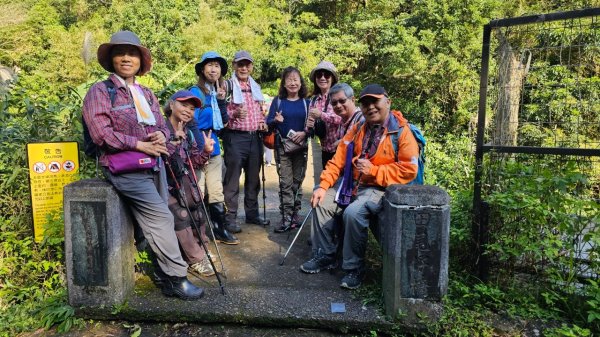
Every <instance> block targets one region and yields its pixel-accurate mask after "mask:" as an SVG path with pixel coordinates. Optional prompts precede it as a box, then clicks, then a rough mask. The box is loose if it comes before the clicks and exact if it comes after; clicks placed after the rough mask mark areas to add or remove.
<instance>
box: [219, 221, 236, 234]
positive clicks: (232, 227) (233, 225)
mask: <svg viewBox="0 0 600 337" xmlns="http://www.w3.org/2000/svg"><path fill="white" fill-rule="evenodd" d="M225 229H226V230H227V231H228V232H230V233H241V232H242V227H240V225H238V224H237V223H235V222H233V223H226V224H225ZM215 234H216V233H215Z"/></svg>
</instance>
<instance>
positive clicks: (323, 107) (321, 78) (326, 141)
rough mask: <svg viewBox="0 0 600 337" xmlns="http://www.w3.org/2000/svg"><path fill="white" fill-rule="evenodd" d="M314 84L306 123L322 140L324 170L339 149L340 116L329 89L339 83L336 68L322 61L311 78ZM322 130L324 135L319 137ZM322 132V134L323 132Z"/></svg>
mask: <svg viewBox="0 0 600 337" xmlns="http://www.w3.org/2000/svg"><path fill="white" fill-rule="evenodd" d="M309 78H310V80H311V82H312V83H313V93H312V97H311V99H310V116H309V118H308V121H307V123H306V127H307V131H310V130H312V131H313V132H314V131H316V132H317V135H318V136H319V138H320V140H321V164H322V165H323V168H325V165H327V162H328V161H329V160H330V159H331V158H333V155H334V154H335V149H336V147H337V143H336V141H337V140H338V139H337V128H338V126H339V125H340V124H341V122H342V119H341V118H340V116H338V115H336V114H335V113H334V112H333V107H332V106H331V103H330V102H331V97H330V94H329V89H331V87H332V86H333V85H335V84H336V83H337V82H338V79H339V77H338V73H337V70H336V69H335V66H334V65H333V64H332V63H331V62H328V61H321V62H320V63H319V64H318V65H317V66H316V67H315V68H314V69H313V70H312V71H311V72H310V76H309ZM319 123H321V124H320V128H321V129H324V130H323V131H324V135H319V134H318V133H319V131H318V130H319V129H320V128H319ZM323 131H321V132H323Z"/></svg>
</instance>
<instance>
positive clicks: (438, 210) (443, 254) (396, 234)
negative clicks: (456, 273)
mask: <svg viewBox="0 0 600 337" xmlns="http://www.w3.org/2000/svg"><path fill="white" fill-rule="evenodd" d="M449 202H450V197H449V196H448V194H447V193H446V192H445V191H444V190H442V189H441V188H439V187H436V186H428V185H424V186H418V185H414V186H412V185H411V186H407V185H393V186H390V187H388V189H387V190H386V193H385V196H384V198H383V211H382V212H381V213H380V215H379V217H380V218H379V223H380V224H382V225H381V243H382V249H383V281H382V286H383V293H384V303H385V311H386V314H388V315H390V316H392V317H403V319H404V320H406V321H409V323H412V321H413V320H414V322H417V321H418V320H419V319H422V318H423V317H428V318H430V319H436V318H437V317H439V315H440V314H441V306H440V305H439V304H437V303H435V301H439V300H441V298H442V297H443V296H444V295H445V294H446V292H447V289H448V250H449V247H448V244H449V236H450V206H449ZM417 313H418V316H417Z"/></svg>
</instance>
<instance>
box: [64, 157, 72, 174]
mask: <svg viewBox="0 0 600 337" xmlns="http://www.w3.org/2000/svg"><path fill="white" fill-rule="evenodd" d="M74 168H75V163H74V162H73V161H71V160H67V161H65V162H64V163H63V169H65V171H67V172H71V171H73V169H74Z"/></svg>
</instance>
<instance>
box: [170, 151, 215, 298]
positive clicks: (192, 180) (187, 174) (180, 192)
mask: <svg viewBox="0 0 600 337" xmlns="http://www.w3.org/2000/svg"><path fill="white" fill-rule="evenodd" d="M182 148H183V151H184V153H185V155H186V157H187V160H186V164H187V166H188V167H187V168H186V167H185V166H184V167H182V173H183V176H182V179H185V178H187V179H189V181H190V185H191V186H192V188H193V189H194V191H195V192H197V193H198V195H199V196H200V202H198V203H199V204H200V209H201V210H202V213H203V214H204V217H205V219H206V223H207V226H208V228H210V233H211V235H212V238H213V243H214V245H215V249H216V250H217V255H218V257H219V261H220V263H221V271H222V272H223V275H224V276H225V278H227V273H226V272H225V266H224V265H223V258H222V257H221V252H220V251H219V245H218V244H217V240H216V236H215V233H214V230H213V224H212V220H211V218H210V214H209V213H208V210H207V209H206V205H204V198H203V194H202V191H201V190H200V187H199V186H198V179H197V177H196V172H195V171H194V166H193V164H192V159H191V157H190V153H189V151H188V149H187V148H186V147H184V146H182ZM164 162H165V166H166V167H167V169H168V171H169V174H170V175H171V178H172V179H173V182H174V184H175V190H176V191H177V194H178V196H179V200H181V203H182V204H183V205H182V206H183V207H184V208H185V210H186V211H187V212H188V215H189V217H190V220H191V221H192V226H193V228H194V229H195V230H196V232H197V233H198V236H199V240H198V241H200V246H201V247H202V249H203V250H204V252H205V253H206V256H207V257H208V261H209V262H210V265H211V267H212V269H213V270H214V272H215V277H216V278H217V281H218V283H219V288H220V289H221V294H223V295H225V285H224V284H223V281H222V280H221V276H220V272H219V271H218V270H217V268H216V266H215V263H214V261H213V257H212V256H211V254H210V251H209V250H208V247H207V246H206V243H205V242H204V240H202V232H201V230H200V226H199V225H198V223H197V222H196V219H194V216H193V215H192V212H191V208H190V205H188V201H187V198H186V195H185V188H184V187H183V186H182V185H181V184H180V183H179V180H178V179H177V176H176V175H175V172H174V171H173V167H172V166H171V162H170V161H169V160H168V158H164ZM190 172H192V173H191V174H190Z"/></svg>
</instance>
